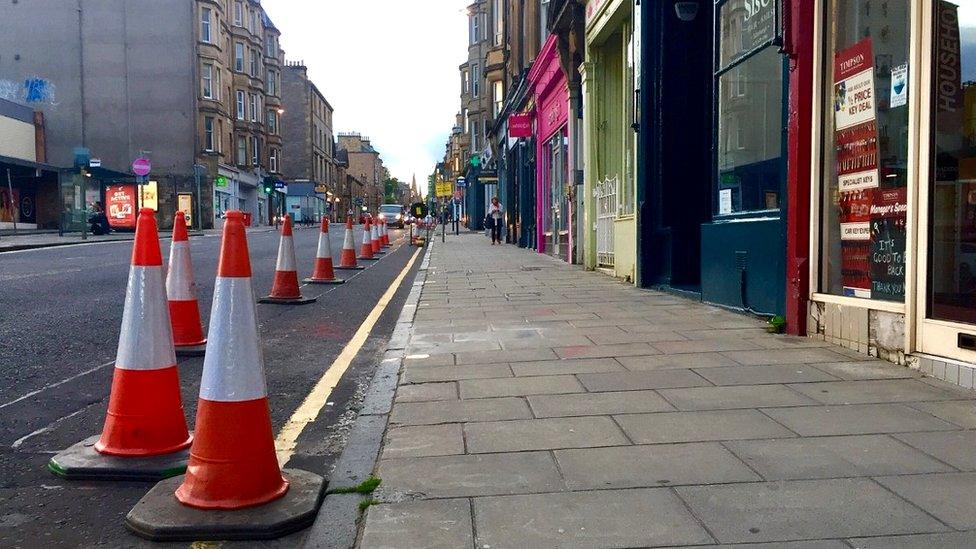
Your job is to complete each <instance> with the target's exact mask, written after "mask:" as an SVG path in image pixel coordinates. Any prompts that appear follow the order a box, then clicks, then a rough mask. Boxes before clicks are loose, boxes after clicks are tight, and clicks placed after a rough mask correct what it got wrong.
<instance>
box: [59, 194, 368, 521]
mask: <svg viewBox="0 0 976 549" xmlns="http://www.w3.org/2000/svg"><path fill="white" fill-rule="evenodd" d="M349 231H351V225H350V224H347V233H348V232H349ZM346 236H347V240H349V239H350V235H349V234H347V235H346ZM371 238H372V235H371ZM188 245H189V244H188V238H187V234H186V224H185V221H184V220H183V216H182V215H181V214H177V218H176V224H175V228H174V238H173V243H172V247H171V253H170V262H169V275H168V276H167V277H166V279H165V282H164V279H163V265H162V254H161V251H160V246H159V238H158V232H157V227H156V221H155V218H154V217H153V211H152V210H151V209H143V210H141V211H140V213H139V218H138V221H137V225H136V235H135V243H134V246H133V252H132V262H131V267H130V271H129V282H128V287H127V290H126V299H125V306H124V311H123V318H122V330H121V334H120V337H119V346H118V354H117V358H116V363H115V372H114V375H113V380H112V391H111V396H110V397H109V406H108V412H107V414H106V417H105V423H104V426H103V429H102V432H101V435H98V436H94V437H91V438H89V439H87V440H84V441H82V442H80V443H78V444H76V445H75V446H72V447H71V448H69V449H67V450H65V451H64V452H62V453H60V454H58V455H57V456H55V457H54V458H52V459H51V461H50V463H49V468H50V469H51V470H52V471H53V472H55V473H56V474H59V475H61V476H64V477H66V478H69V479H115V480H159V479H165V480H162V481H161V482H159V483H158V484H156V486H155V487H154V488H153V489H152V490H151V491H150V492H149V493H148V494H147V495H146V496H145V497H144V498H143V499H142V500H140V502H139V503H138V504H137V505H136V506H135V507H134V508H133V509H132V511H131V512H130V513H129V515H128V516H127V517H126V525H127V526H128V527H129V528H130V529H131V530H133V531H134V532H135V533H137V534H139V535H141V536H143V537H146V538H149V539H154V540H185V539H252V538H263V537H277V536H280V535H284V534H287V533H289V532H293V531H296V530H299V529H301V528H304V527H305V526H307V525H309V524H310V523H311V522H312V521H313V520H314V517H315V512H316V510H317V508H318V506H319V504H320V503H321V499H322V497H323V487H324V482H323V480H322V478H321V477H320V476H319V475H315V474H313V473H309V472H306V471H300V470H282V469H281V468H280V467H279V465H278V461H277V455H276V453H275V448H274V434H273V431H272V427H271V415H270V408H269V404H268V397H267V389H266V383H265V374H264V358H263V354H262V352H261V347H260V340H259V339H258V326H257V316H256V314H255V306H254V299H253V288H252V286H251V264H250V257H249V252H248V245H247V237H246V234H245V230H244V223H243V214H242V213H241V212H238V211H231V212H227V216H226V223H225V225H224V230H223V237H222V241H221V248H220V261H219V264H218V268H217V278H216V282H215V285H214V298H213V305H212V309H211V316H210V319H211V321H210V326H209V331H208V334H207V337H206V338H205V337H203V333H202V328H201V327H200V320H199V305H198V302H197V299H196V293H195V286H194V282H193V272H192V266H191V263H190V259H189V248H188ZM330 248H331V246H330V242H329V238H328V221H327V220H324V221H323V223H322V231H321V234H320V236H319V248H318V253H317V256H318V257H317V259H316V265H315V272H314V273H313V275H312V277H311V279H310V281H312V282H320V281H324V282H327V283H334V279H335V276H334V273H333V269H332V258H331V249H330ZM294 264H295V261H294V244H293V242H292V239H291V221H290V218H288V217H286V220H285V225H284V227H283V230H282V243H281V245H280V246H279V253H278V267H277V270H276V274H275V285H274V286H275V288H274V289H273V290H272V296H274V295H275V293H276V291H277V292H278V295H280V296H288V295H290V294H288V292H293V291H294V290H296V289H297V287H298V284H297V273H296V272H295V269H294ZM289 273H291V274H289ZM292 276H294V280H292ZM164 292H165V293H164ZM299 295H300V294H299ZM167 296H168V297H167ZM164 301H167V303H168V306H165V307H164V306H163V305H162V304H163V302H164ZM171 320H172V321H171ZM178 343H183V344H185V345H186V346H201V345H205V346H206V347H207V348H209V349H210V350H211V352H207V353H206V358H205V359H204V365H203V376H202V380H201V383H200V394H199V400H198V404H197V416H196V429H195V431H194V433H193V435H192V436H191V434H190V433H189V431H188V429H187V424H186V419H185V415H184V411H183V404H182V399H181V396H180V380H179V373H178V370H177V366H176V351H175V349H176V345H177V344H178ZM184 470H185V471H186V474H185V475H182V476H174V475H179V474H180V473H182V472H183V471H184ZM170 477H172V478H170Z"/></svg>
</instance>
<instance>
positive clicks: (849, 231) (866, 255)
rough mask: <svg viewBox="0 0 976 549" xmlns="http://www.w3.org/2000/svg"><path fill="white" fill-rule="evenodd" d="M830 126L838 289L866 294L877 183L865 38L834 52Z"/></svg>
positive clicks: (868, 47)
mask: <svg viewBox="0 0 976 549" xmlns="http://www.w3.org/2000/svg"><path fill="white" fill-rule="evenodd" d="M834 128H835V132H836V134H835V136H834V139H835V144H836V147H837V177H838V182H837V189H838V191H839V192H840V210H841V212H840V240H841V270H842V276H843V281H844V294H845V295H849V296H854V297H863V298H870V297H871V277H870V274H871V263H870V248H871V203H872V197H873V190H874V189H875V188H877V187H878V185H879V170H878V126H877V105H876V102H875V83H874V54H873V48H872V46H871V39H870V38H865V39H864V40H861V41H860V42H858V43H857V44H854V45H853V46H851V47H850V48H847V49H845V50H841V51H840V52H838V53H837V55H836V56H835V57H834Z"/></svg>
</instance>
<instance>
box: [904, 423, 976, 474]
mask: <svg viewBox="0 0 976 549" xmlns="http://www.w3.org/2000/svg"><path fill="white" fill-rule="evenodd" d="M893 436H894V437H895V438H897V439H898V440H900V441H902V442H904V443H905V444H908V445H909V446H911V447H913V448H918V449H919V450H921V451H923V452H925V453H926V454H928V455H930V456H932V457H934V458H936V459H939V460H941V461H944V462H945V463H948V464H949V465H952V466H953V467H955V468H956V469H959V470H961V471H976V431H936V432H934V433H901V434H897V435H893Z"/></svg>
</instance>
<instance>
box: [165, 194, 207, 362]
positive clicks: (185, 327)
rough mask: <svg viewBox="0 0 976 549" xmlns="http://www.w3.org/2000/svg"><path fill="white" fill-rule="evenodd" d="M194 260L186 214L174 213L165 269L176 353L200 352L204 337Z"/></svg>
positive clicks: (198, 353)
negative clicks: (171, 237)
mask: <svg viewBox="0 0 976 549" xmlns="http://www.w3.org/2000/svg"><path fill="white" fill-rule="evenodd" d="M196 286H197V285H196V282H194V279H193V263H192V262H191V261H190V239H189V235H188V234H187V232H186V215H185V214H184V213H183V212H176V215H175V216H174V217H173V240H172V242H171V243H170V247H169V269H168V270H167V271H166V296H167V298H168V300H169V319H170V322H171V323H172V326H173V344H174V345H175V346H176V354H177V356H203V354H204V352H205V351H206V346H207V339H206V338H205V337H203V326H202V325H201V323H200V305H199V302H198V301H197V291H196Z"/></svg>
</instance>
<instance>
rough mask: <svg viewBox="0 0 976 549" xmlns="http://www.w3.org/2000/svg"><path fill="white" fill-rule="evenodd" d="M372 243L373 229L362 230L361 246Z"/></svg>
mask: <svg viewBox="0 0 976 549" xmlns="http://www.w3.org/2000/svg"><path fill="white" fill-rule="evenodd" d="M372 241H373V229H370V230H368V231H367V230H366V229H363V244H369V243H370V242H372Z"/></svg>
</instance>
